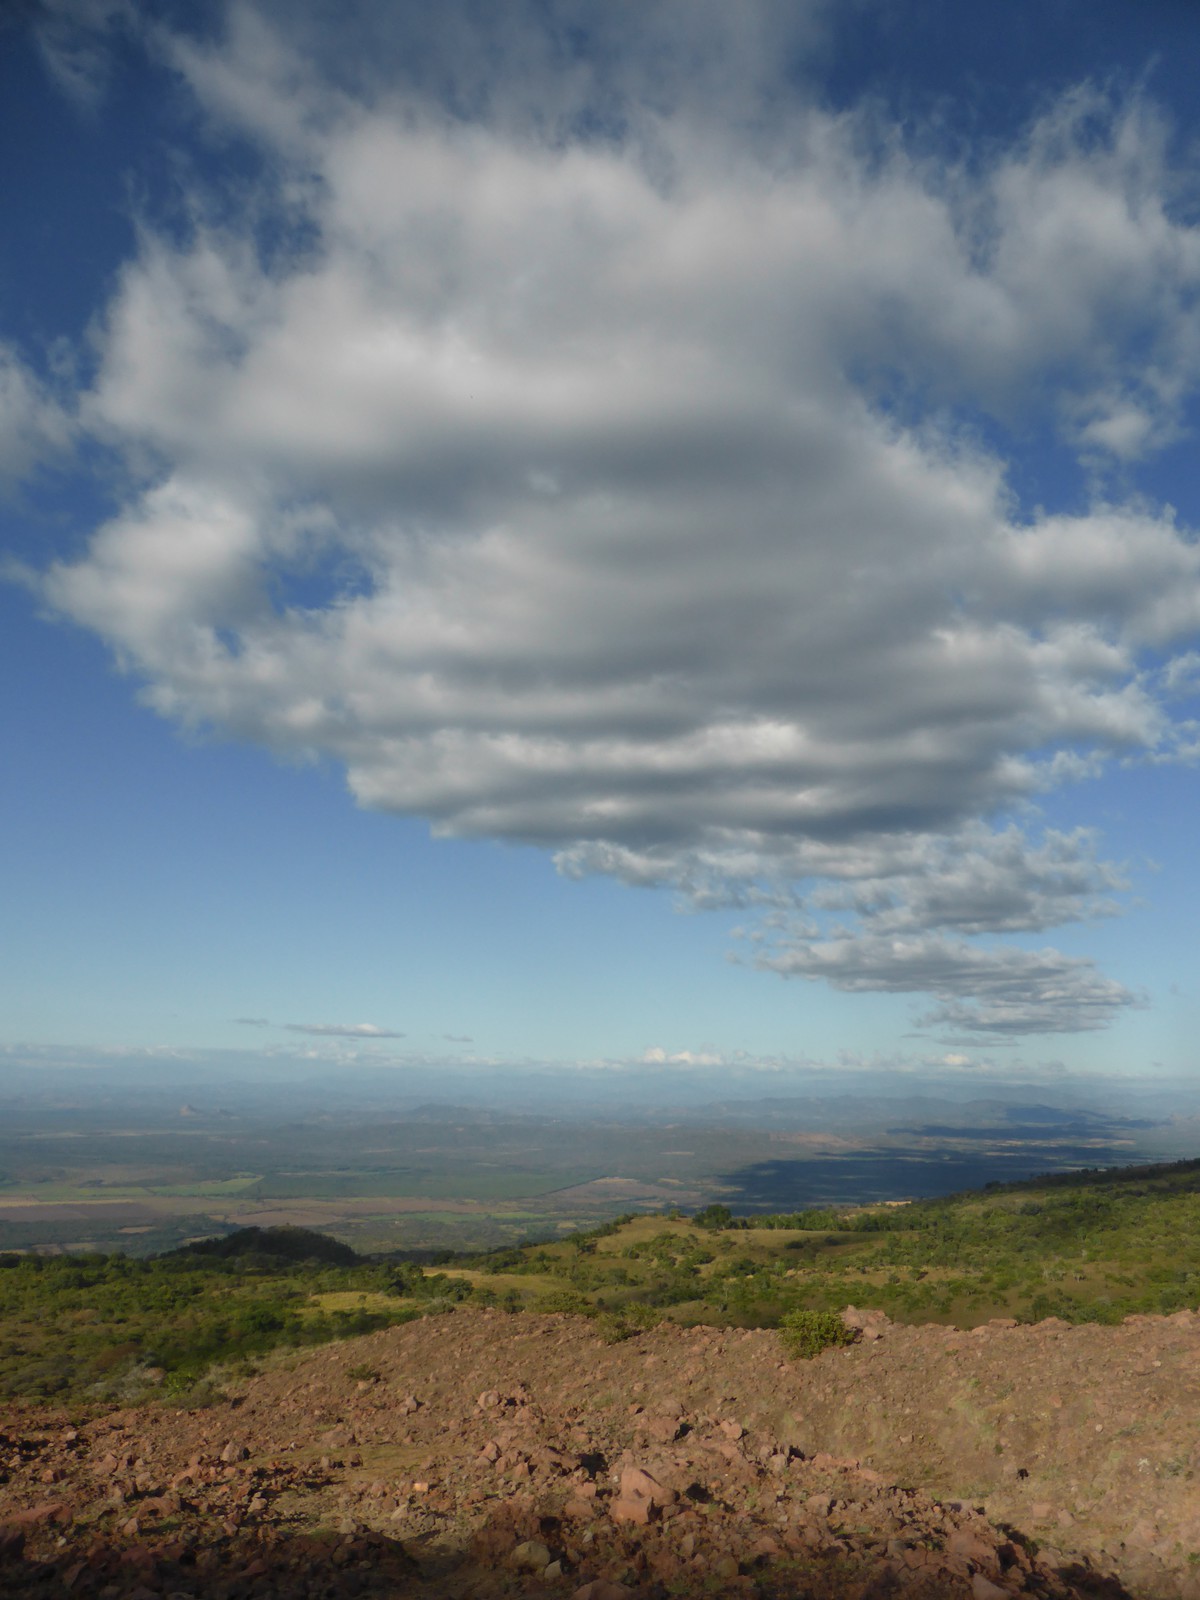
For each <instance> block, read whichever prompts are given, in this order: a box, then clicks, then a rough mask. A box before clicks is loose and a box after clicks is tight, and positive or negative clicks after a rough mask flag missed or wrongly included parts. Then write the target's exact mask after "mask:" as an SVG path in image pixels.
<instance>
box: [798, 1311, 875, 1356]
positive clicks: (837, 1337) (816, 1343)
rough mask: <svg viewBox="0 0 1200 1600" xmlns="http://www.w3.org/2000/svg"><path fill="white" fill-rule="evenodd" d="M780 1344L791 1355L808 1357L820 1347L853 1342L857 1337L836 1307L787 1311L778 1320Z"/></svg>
mask: <svg viewBox="0 0 1200 1600" xmlns="http://www.w3.org/2000/svg"><path fill="white" fill-rule="evenodd" d="M779 1332H780V1334H781V1335H782V1337H783V1347H784V1349H785V1350H786V1351H787V1353H788V1354H789V1355H791V1356H797V1357H799V1358H800V1360H802V1361H809V1360H811V1359H812V1357H813V1356H819V1355H820V1354H821V1351H822V1350H830V1349H832V1348H834V1347H835V1346H837V1345H840V1344H853V1343H854V1340H855V1338H856V1337H857V1335H856V1332H855V1330H854V1329H853V1328H848V1327H847V1326H846V1324H845V1323H844V1322H843V1321H842V1319H841V1317H839V1316H838V1314H837V1312H836V1311H789V1312H788V1314H787V1316H786V1317H784V1318H783V1319H782V1320H781V1322H780V1324H779Z"/></svg>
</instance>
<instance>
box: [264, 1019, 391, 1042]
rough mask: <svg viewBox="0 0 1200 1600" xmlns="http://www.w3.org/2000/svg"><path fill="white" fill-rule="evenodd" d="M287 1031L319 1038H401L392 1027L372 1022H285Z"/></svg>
mask: <svg viewBox="0 0 1200 1600" xmlns="http://www.w3.org/2000/svg"><path fill="white" fill-rule="evenodd" d="M284 1027H285V1028H286V1029H287V1031H288V1032H289V1033H308V1034H313V1035H315V1036H316V1037H317V1038H321V1039H403V1038H404V1037H405V1036H404V1034H402V1033H397V1032H396V1031H395V1029H394V1028H377V1027H376V1026H375V1024H374V1023H373V1022H285V1023H284Z"/></svg>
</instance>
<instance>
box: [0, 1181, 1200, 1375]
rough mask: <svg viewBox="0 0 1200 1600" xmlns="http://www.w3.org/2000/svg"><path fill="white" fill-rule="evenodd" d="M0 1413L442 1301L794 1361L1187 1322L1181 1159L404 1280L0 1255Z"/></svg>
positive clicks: (574, 1246) (1199, 1296) (323, 1255)
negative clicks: (672, 1329) (1129, 1319)
mask: <svg viewBox="0 0 1200 1600" xmlns="http://www.w3.org/2000/svg"><path fill="white" fill-rule="evenodd" d="M0 1269H2V1270H0V1397H16V1396H26V1397H32V1398H41V1397H56V1398H61V1399H68V1398H70V1399H93V1398H94V1399H96V1400H97V1401H111V1400H113V1399H116V1400H124V1399H133V1398H137V1397H138V1396H140V1395H142V1394H143V1393H146V1392H148V1391H150V1390H151V1389H158V1390H159V1391H160V1392H163V1393H165V1394H168V1395H172V1396H175V1395H178V1394H180V1393H181V1392H183V1391H185V1390H187V1389H188V1387H189V1386H190V1385H192V1384H194V1383H195V1382H196V1380H197V1379H199V1378H200V1377H201V1376H202V1375H203V1374H204V1373H205V1372H206V1371H207V1370H209V1369H210V1368H211V1367H212V1366H213V1365H214V1364H219V1363H229V1362H235V1363H236V1362H240V1361H247V1360H253V1359H255V1358H257V1357H259V1356H261V1355H262V1354H263V1353H265V1352H266V1351H268V1350H271V1349H273V1348H276V1347H278V1346H286V1345H304V1344H314V1343H320V1342H322V1341H324V1340H328V1339H337V1338H345V1337H347V1336H349V1335H352V1334H357V1333H365V1332H369V1331H372V1330H374V1329H376V1328H381V1327H386V1326H388V1325H390V1324H393V1323H396V1322H403V1321H405V1320H408V1319H410V1318H412V1317H416V1316H422V1315H425V1314H427V1313H428V1312H430V1311H438V1310H444V1309H447V1308H449V1307H452V1306H453V1305H454V1304H455V1303H458V1302H464V1301H465V1302H470V1303H473V1304H479V1305H494V1306H500V1307H502V1308H504V1309H506V1310H510V1311H514V1312H515V1311H521V1310H538V1311H560V1312H561V1311H568V1312H575V1313H582V1314H585V1315H589V1316H593V1317H594V1318H595V1326H596V1328H597V1331H598V1333H599V1334H600V1336H601V1337H602V1338H605V1339H607V1340H619V1339H625V1338H630V1337H634V1336H636V1335H637V1334H638V1333H639V1332H641V1331H642V1330H644V1329H645V1328H647V1327H649V1326H652V1325H653V1324H654V1323H655V1322H656V1321H659V1320H661V1319H662V1318H664V1317H670V1318H672V1319H674V1320H677V1321H682V1322H707V1323H717V1324H726V1325H736V1326H742V1327H780V1328H781V1329H782V1330H783V1333H784V1337H785V1339H786V1340H787V1341H788V1343H789V1346H790V1347H791V1348H793V1349H794V1350H795V1351H796V1353H797V1354H800V1355H804V1354H807V1353H810V1351H811V1348H812V1347H813V1346H814V1345H815V1346H816V1347H818V1348H819V1347H820V1344H819V1341H820V1340H821V1339H826V1338H828V1337H829V1336H830V1330H831V1329H832V1328H833V1327H834V1324H835V1323H836V1325H837V1327H838V1328H839V1329H840V1328H841V1323H840V1320H839V1319H838V1318H837V1317H836V1316H834V1315H833V1314H834V1313H836V1312H837V1311H839V1310H840V1309H841V1308H842V1307H843V1306H845V1305H847V1304H857V1305H862V1306H877V1307H879V1308H881V1309H882V1310H884V1311H886V1312H887V1313H888V1315H889V1316H891V1317H893V1318H894V1319H896V1320H898V1321H904V1322H953V1323H957V1324H959V1325H960V1326H966V1327H970V1326H973V1325H975V1324H977V1323H979V1322H982V1321H986V1320H987V1319H988V1318H990V1317H994V1316H1012V1317H1017V1318H1020V1319H1023V1320H1026V1321H1036V1320H1040V1319H1041V1318H1043V1317H1048V1316H1056V1317H1061V1318H1064V1319H1065V1320H1067V1321H1071V1322H1081V1321H1098V1322H1115V1321H1117V1320H1119V1319H1120V1318H1121V1317H1123V1316H1126V1315H1128V1314H1129V1313H1131V1312H1170V1311H1175V1310H1178V1309H1180V1308H1183V1307H1189V1308H1192V1307H1196V1306H1198V1305H1200V1162H1195V1161H1192V1162H1181V1163H1177V1164H1175V1165H1173V1166H1164V1167H1134V1168H1126V1169H1123V1170H1119V1171H1109V1172H1081V1173H1076V1174H1073V1175H1070V1176H1057V1177H1052V1178H1046V1179H1040V1180H1034V1181H1031V1182H1028V1183H1016V1184H1006V1185H993V1186H990V1187H989V1188H987V1189H985V1190H982V1191H977V1192H972V1193H968V1194H963V1195H958V1196H953V1197H950V1198H949V1199H942V1200H927V1201H921V1202H917V1203H913V1204H910V1205H881V1206H869V1207H857V1208H848V1209H844V1210H829V1209H826V1210H822V1211H808V1212H797V1213H786V1214H778V1215H775V1216H763V1217H753V1218H740V1219H739V1218H734V1217H733V1216H732V1215H730V1214H729V1212H728V1210H727V1208H725V1207H719V1206H710V1207H706V1208H705V1211H704V1212H703V1213H700V1214H699V1215H698V1216H696V1217H693V1218H691V1219H688V1218H686V1217H684V1216H682V1215H680V1214H679V1213H677V1212H676V1213H673V1214H671V1215H668V1216H634V1215H632V1214H628V1215H625V1216H623V1217H618V1218H615V1219H613V1220H612V1221H610V1222H606V1223H604V1224H603V1225H602V1226H600V1227H597V1228H593V1229H591V1230H590V1231H586V1232H577V1233H575V1234H573V1235H571V1236H570V1237H569V1238H567V1239H558V1240H555V1241H553V1242H550V1243H542V1244H530V1245H525V1246H522V1247H505V1248H503V1249H501V1250H497V1251H493V1252H491V1253H489V1254H485V1255H481V1256H475V1257H472V1258H466V1257H458V1258H455V1259H454V1260H453V1261H452V1262H449V1263H438V1262H434V1261H431V1260H430V1259H429V1258H428V1256H427V1257H426V1260H425V1264H424V1265H421V1264H417V1263H415V1262H413V1261H411V1260H408V1261H402V1260H399V1259H396V1258H395V1257H385V1256H373V1257H364V1256H359V1255H356V1254H355V1253H354V1251H352V1250H350V1249H349V1248H348V1247H347V1246H345V1245H341V1244H338V1243H337V1242H336V1241H333V1240H329V1239H327V1238H324V1237H323V1236H322V1235H320V1234H314V1233H310V1232H307V1231H306V1230H304V1229H294V1228H288V1229H261V1230H260V1229H243V1230H241V1231H240V1233H238V1234H233V1235H230V1236H229V1237H228V1238H225V1239H222V1240H217V1241H211V1242H207V1243H205V1244H203V1245H200V1246H195V1245H193V1246H189V1247H187V1248H185V1249H182V1250H177V1251H173V1252H171V1253H170V1254H167V1255H162V1256H157V1257H150V1258H141V1259H136V1258H132V1257H129V1256H125V1255H116V1254H89V1255H57V1256H40V1255H16V1254H11V1255H7V1256H0Z"/></svg>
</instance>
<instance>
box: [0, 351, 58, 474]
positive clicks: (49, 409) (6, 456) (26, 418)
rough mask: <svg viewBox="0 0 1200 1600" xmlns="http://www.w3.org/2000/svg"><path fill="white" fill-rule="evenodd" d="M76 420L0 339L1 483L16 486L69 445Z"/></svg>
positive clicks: (17, 354)
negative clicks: (73, 420)
mask: <svg viewBox="0 0 1200 1600" xmlns="http://www.w3.org/2000/svg"><path fill="white" fill-rule="evenodd" d="M71 432H72V424H71V421H70V418H69V416H68V414H67V412H66V411H65V410H64V408H63V407H62V405H61V404H60V403H59V402H58V401H57V400H56V399H55V397H54V396H53V395H52V394H51V392H50V390H49V389H48V388H47V386H46V385H45V384H44V383H43V382H42V381H41V380H40V379H39V378H38V376H37V375H36V373H34V372H33V371H32V369H31V368H30V366H29V364H28V362H26V361H25V360H24V359H23V358H22V357H21V355H20V353H19V352H18V351H17V350H15V349H14V348H13V347H12V346H11V345H9V344H6V343H5V342H4V341H3V340H0V487H12V486H13V485H14V484H16V483H17V482H18V481H19V480H20V479H22V478H24V477H26V476H27V475H28V474H29V473H30V472H31V471H32V469H33V468H34V467H36V466H38V465H40V464H41V463H42V462H44V461H45V460H47V459H50V458H53V457H54V456H55V455H57V454H59V453H60V452H61V451H63V450H65V448H66V447H67V445H68V443H69V441H70V437H71Z"/></svg>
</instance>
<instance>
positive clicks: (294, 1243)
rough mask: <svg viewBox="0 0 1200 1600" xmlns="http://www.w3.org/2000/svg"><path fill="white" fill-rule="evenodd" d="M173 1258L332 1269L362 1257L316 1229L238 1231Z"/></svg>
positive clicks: (183, 1250) (174, 1253)
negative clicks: (256, 1259) (257, 1259)
mask: <svg viewBox="0 0 1200 1600" xmlns="http://www.w3.org/2000/svg"><path fill="white" fill-rule="evenodd" d="M170 1255H171V1256H209V1257H212V1256H215V1257H217V1259H218V1260H222V1261H228V1260H231V1259H232V1258H234V1257H236V1256H261V1257H264V1258H266V1259H267V1260H269V1261H324V1262H328V1263H329V1265H330V1266H335V1267H352V1266H354V1265H355V1264H356V1263H357V1262H358V1261H359V1260H360V1259H361V1258H360V1256H359V1255H358V1252H357V1251H356V1250H352V1249H351V1248H350V1246H349V1245H348V1244H342V1243H341V1241H340V1240H338V1239H331V1238H330V1237H329V1236H328V1235H327V1234H324V1233H316V1232H314V1230H313V1229H312V1228H294V1227H280V1228H238V1229H237V1231H236V1232H234V1233H227V1234H225V1235H224V1236H223V1237H219V1238H216V1239H200V1240H198V1241H197V1242H196V1243H194V1244H185V1245H184V1246H183V1247H182V1248H181V1249H179V1250H172V1251H171V1252H170Z"/></svg>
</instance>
